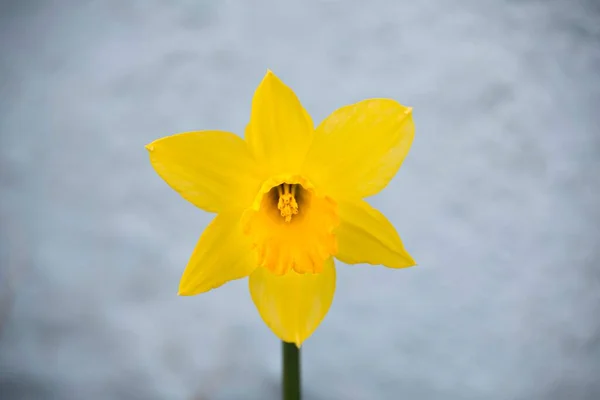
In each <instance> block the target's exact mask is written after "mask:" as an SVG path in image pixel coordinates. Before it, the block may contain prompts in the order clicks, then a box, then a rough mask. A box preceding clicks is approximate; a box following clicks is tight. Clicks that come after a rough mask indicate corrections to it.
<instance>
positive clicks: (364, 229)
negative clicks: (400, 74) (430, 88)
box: [146, 71, 415, 346]
mask: <svg viewBox="0 0 600 400" xmlns="http://www.w3.org/2000/svg"><path fill="white" fill-rule="evenodd" d="M413 137H414V124H413V120H412V116H411V108H408V107H404V106H402V105H400V104H399V103H397V102H396V101H394V100H389V99H369V100H364V101H360V102H358V103H356V104H351V105H348V106H345V107H342V108H340V109H339V110H337V111H335V112H334V113H333V114H331V115H330V116H329V117H327V118H326V119H325V120H324V121H323V122H322V123H321V124H320V125H319V126H318V127H317V128H316V129H315V128H314V125H313V121H312V120H311V117H310V115H308V113H307V112H306V110H305V109H304V108H303V107H302V105H301V104H300V101H299V100H298V98H297V97H296V95H295V94H294V92H293V91H292V90H291V89H290V88H289V87H288V86H286V85H285V84H284V83H283V82H282V81H281V80H279V78H277V77H276V76H275V74H273V72H271V71H267V73H266V75H265V77H264V78H263V80H262V82H261V83H260V85H259V86H258V88H257V89H256V92H255V93H254V97H253V99H252V112H251V115H250V122H249V123H248V125H247V127H246V137H245V140H244V139H241V138H240V137H238V136H236V135H234V134H233V133H229V132H222V131H197V132H186V133H180V134H177V135H173V136H167V137H165V138H162V139H158V140H156V141H154V142H152V143H150V144H149V145H147V146H146V148H147V149H148V151H149V152H150V161H151V163H152V166H153V167H154V169H155V170H156V172H157V173H158V174H159V175H160V176H161V177H162V178H163V179H164V180H165V181H166V182H167V183H168V184H169V185H170V186H171V187H172V188H173V189H175V190H176V191H177V192H179V193H180V194H181V196H183V197H184V198H185V199H186V200H188V201H190V202H192V203H193V204H195V205H196V206H198V207H199V208H201V209H203V210H206V211H209V212H214V213H217V215H216V217H215V218H214V219H213V221H212V222H211V223H210V224H209V225H208V227H207V228H206V230H205V231H204V233H203V234H202V236H201V237H200V240H199V241H198V244H197V245H196V248H195V249H194V252H193V254H192V256H191V259H190V261H189V262H188V264H187V267H186V269H185V271H184V273H183V276H182V278H181V282H180V285H179V294H180V295H185V296H187V295H195V294H199V293H202V292H206V291H208V290H211V289H213V288H216V287H219V286H221V285H223V284H224V283H226V282H228V281H231V280H234V279H239V278H243V277H246V276H249V277H250V278H249V286H250V294H251V296H252V299H253V301H254V304H255V305H256V308H257V309H258V312H259V313H260V315H261V317H262V318H263V320H264V321H265V323H266V324H267V326H269V327H270V328H271V330H272V331H273V332H274V333H275V334H276V335H277V336H278V337H279V338H280V339H281V340H283V341H286V342H292V343H296V345H298V346H300V344H301V343H302V342H303V341H304V340H305V339H306V338H307V337H309V336H310V335H311V334H312V333H313V332H314V330H315V329H316V328H317V326H318V325H319V324H320V322H321V321H322V320H323V318H324V317H325V314H326V313H327V311H328V309H329V306H330V305H331V302H332V300H333V293H334V291H335V268H334V263H333V258H334V257H335V258H337V259H338V260H340V261H342V262H345V263H347V264H358V263H367V264H377V265H384V266H387V267H390V268H405V267H410V266H413V265H415V262H414V260H413V259H412V258H411V256H410V255H409V254H408V253H407V252H406V250H404V246H403V245H402V242H401V241H400V237H399V236H398V234H397V233H396V230H395V229H394V227H393V226H392V224H391V223H390V222H389V221H388V220H387V219H386V218H385V216H383V214H381V213H380V212H379V211H377V210H376V209H374V208H373V207H371V206H370V205H369V204H367V202H365V201H364V200H363V198H365V197H368V196H371V195H374V194H376V193H378V192H379V191H380V190H382V189H383V188H384V187H385V186H386V185H387V184H388V182H389V181H390V180H391V179H392V177H393V176H394V175H395V174H396V172H397V171H398V169H399V168H400V165H401V164H402V161H403V160H404V158H405V157H406V155H407V153H408V151H409V148H410V146H411V143H412V141H413Z"/></svg>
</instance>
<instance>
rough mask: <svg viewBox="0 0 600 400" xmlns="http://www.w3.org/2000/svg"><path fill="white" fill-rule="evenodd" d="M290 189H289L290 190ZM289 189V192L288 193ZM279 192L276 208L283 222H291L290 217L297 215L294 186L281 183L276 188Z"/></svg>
mask: <svg viewBox="0 0 600 400" xmlns="http://www.w3.org/2000/svg"><path fill="white" fill-rule="evenodd" d="M282 186H283V189H282V188H281V187H282ZM290 187H291V188H290ZM290 189H291V191H290ZM277 191H278V192H279V201H278V202H277V208H278V209H279V211H280V214H281V216H282V217H283V218H284V219H285V222H291V221H292V215H296V214H298V203H297V202H296V197H295V196H296V185H293V184H289V183H283V184H281V185H279V186H277Z"/></svg>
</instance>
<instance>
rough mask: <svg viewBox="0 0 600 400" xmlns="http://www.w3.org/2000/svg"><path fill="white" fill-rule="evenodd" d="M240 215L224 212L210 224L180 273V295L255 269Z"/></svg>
mask: <svg viewBox="0 0 600 400" xmlns="http://www.w3.org/2000/svg"><path fill="white" fill-rule="evenodd" d="M240 218H241V216H240V214H239V213H235V212H229V213H221V214H218V215H217V216H216V217H215V219H214V220H213V221H212V222H211V223H210V224H209V225H208V227H207V228H206V230H205V231H204V232H203V233H202V236H201V237H200V240H199V241H198V244H197V245H196V248H195V249H194V253H193V254H192V257H191V259H190V261H189V262H188V265H187V267H186V268H185V271H184V273H183V276H182V277H181V282H180V283H179V295H181V296H192V295H195V294H199V293H202V292H206V291H209V290H211V289H214V288H216V287H219V286H221V285H223V284H224V283H226V282H228V281H231V280H234V279H239V278H243V277H245V276H248V275H250V274H251V273H252V271H254V269H256V257H255V252H253V251H252V250H251V245H250V242H249V241H248V238H247V236H246V235H244V234H243V233H242V228H241V225H240Z"/></svg>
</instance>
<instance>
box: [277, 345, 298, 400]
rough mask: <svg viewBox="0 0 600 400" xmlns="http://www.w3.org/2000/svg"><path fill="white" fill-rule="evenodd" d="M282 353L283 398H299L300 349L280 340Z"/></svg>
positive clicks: (290, 399)
mask: <svg viewBox="0 0 600 400" xmlns="http://www.w3.org/2000/svg"><path fill="white" fill-rule="evenodd" d="M281 345H282V346H281V351H282V353H283V376H282V383H283V400H300V349H299V348H298V347H296V345H295V344H294V343H286V342H281Z"/></svg>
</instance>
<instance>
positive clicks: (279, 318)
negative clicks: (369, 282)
mask: <svg viewBox="0 0 600 400" xmlns="http://www.w3.org/2000/svg"><path fill="white" fill-rule="evenodd" d="M249 285H250V294H251V295H252V300H253V301H254V304H255V305H256V308H257V309H258V312H259V313H260V316H261V317H262V319H263V320H264V321H265V323H266V324H267V326H268V327H269V328H271V330H272V331H273V333H275V335H277V336H278V337H279V338H280V339H281V340H283V341H285V342H290V343H296V345H297V346H298V347H300V345H301V344H302V342H304V340H306V339H307V338H308V337H309V336H310V335H311V334H312V333H313V332H314V331H315V329H317V327H318V326H319V324H320V323H321V321H322V320H323V318H324V317H325V315H326V314H327V311H328V310H329V306H331V302H332V301H333V293H334V292H335V266H334V264H333V259H331V258H330V259H328V260H327V261H325V265H324V266H323V271H322V272H321V273H319V274H310V273H306V274H298V273H297V272H295V271H293V270H290V271H289V272H288V273H287V274H285V275H275V274H273V273H272V272H270V271H269V270H268V269H266V268H263V267H260V268H257V269H256V271H254V273H253V274H252V275H250V279H249Z"/></svg>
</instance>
